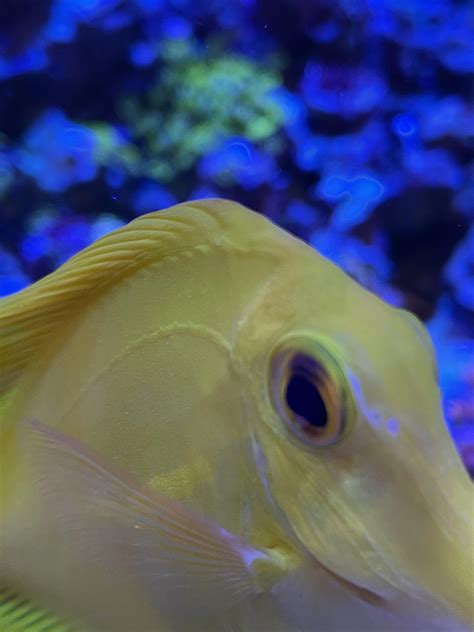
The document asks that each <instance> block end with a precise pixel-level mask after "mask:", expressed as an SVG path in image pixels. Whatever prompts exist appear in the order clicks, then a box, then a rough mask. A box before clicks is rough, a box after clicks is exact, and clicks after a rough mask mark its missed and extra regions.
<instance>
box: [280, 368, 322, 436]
mask: <svg viewBox="0 0 474 632" xmlns="http://www.w3.org/2000/svg"><path fill="white" fill-rule="evenodd" d="M286 403H287V404H288V407H289V408H290V410H292V411H293V412H294V413H295V415H298V416H299V417H302V418H303V419H304V420H305V421H307V422H308V423H309V424H311V425H312V426H316V427H317V428H324V426H325V425H326V424H327V421H328V414H327V410H326V406H325V405H324V402H323V399H322V397H321V395H320V394H319V390H318V388H317V387H316V386H315V385H314V383H313V382H312V381H311V379H310V377H309V376H307V375H302V374H301V373H295V374H293V376H292V377H291V378H290V380H289V382H288V385H287V387H286Z"/></svg>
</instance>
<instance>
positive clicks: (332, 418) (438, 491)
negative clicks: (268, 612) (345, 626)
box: [235, 241, 474, 629]
mask: <svg viewBox="0 0 474 632" xmlns="http://www.w3.org/2000/svg"><path fill="white" fill-rule="evenodd" d="M285 249H286V250H285ZM280 251H281V253H282V255H281V256H282V264H281V266H280V267H276V268H275V272H274V275H273V277H272V279H271V280H270V281H269V282H268V283H267V286H266V288H265V290H264V291H263V292H261V294H260V296H259V298H258V300H256V302H255V304H254V305H253V307H252V312H251V313H249V314H248V315H247V316H246V318H245V320H244V321H243V324H242V327H241V331H240V333H239V339H238V340H237V342H236V350H235V354H236V357H237V358H238V360H239V362H240V365H241V367H242V369H241V373H242V379H243V380H244V383H245V389H246V392H247V393H249V394H251V397H250V398H249V401H250V402H251V405H250V406H249V410H248V413H247V414H248V415H250V418H251V423H252V427H253V432H254V451H255V459H256V463H257V468H258V471H259V475H260V478H261V480H262V484H263V485H264V487H265V489H266V493H267V494H268V497H269V498H270V500H271V503H272V505H273V507H274V509H275V512H276V514H275V515H276V516H277V517H278V520H279V521H280V522H281V523H282V524H284V525H285V528H286V530H287V532H288V533H289V534H291V537H293V538H294V540H295V542H296V543H297V546H299V547H301V548H302V550H304V552H305V555H307V556H308V558H309V559H310V560H311V561H312V563H314V564H315V565H319V566H320V567H321V568H323V569H324V570H325V571H326V572H327V574H328V578H329V577H331V581H336V582H338V583H339V586H340V589H341V593H342V595H343V596H344V595H349V594H351V597H354V596H356V598H357V599H359V600H360V601H361V602H362V601H363V602H365V604H366V605H368V606H369V607H370V608H373V609H374V610H377V611H379V612H381V613H385V614H390V616H393V617H397V616H400V617H405V618H406V621H409V622H410V621H411V622H413V621H414V620H415V618H416V620H417V621H419V622H420V624H419V625H421V626H424V627H423V629H432V628H430V627H429V626H430V624H431V623H432V624H433V626H435V627H436V625H438V624H439V622H442V623H441V629H446V625H448V623H449V625H451V624H452V625H453V626H454V625H456V624H459V626H461V627H460V628H459V629H465V628H464V627H463V626H468V625H469V624H470V623H472V621H473V615H474V612H473V610H474V592H473V589H474V564H473V550H474V549H473V544H474V532H473V527H472V517H473V509H474V499H473V490H472V483H471V481H470V480H469V477H468V475H467V472H466V471H465V469H464V467H463V464H462V462H461V460H460V458H459V456H458V454H457V452H456V449H455V447H454V444H453V442H452V440H451V437H450V435H449V432H448V430H447V427H446V423H445V421H444V418H443V414H442V408H441V404H440V391H439V388H438V384H437V375H436V361H435V356H434V352H433V349H432V345H431V342H430V338H429V335H428V333H427V331H426V330H425V328H424V326H423V325H422V324H421V323H420V322H419V321H418V319H417V318H416V317H415V316H413V315H411V314H409V313H408V312H406V311H404V310H400V309H395V308H393V307H391V306H389V305H388V304H386V303H385V302H383V301H382V300H380V299H379V298H377V297H376V296H374V295H373V294H371V293H370V292H368V291H366V290H365V289H363V288H362V287H360V286H359V285H358V284H357V283H355V282H354V281H353V280H352V279H350V278H349V277H347V276H346V275H345V274H344V273H343V272H342V271H341V270H339V269H338V268H336V267H335V266H333V265H332V264H331V263H330V262H328V261H327V260H326V259H324V258H323V257H321V256H320V255H319V254H318V253H316V252H314V251H313V250H311V249H310V248H309V247H306V246H304V245H303V244H300V243H294V244H293V243H290V242H289V241H288V242H285V244H284V245H281V246H280ZM283 253H285V254H283ZM285 257H286V261H285ZM315 598H316V599H317V595H316V596H315ZM341 603H344V601H343V599H341ZM348 603H349V602H348ZM443 626H444V627H443ZM400 629H402V628H400ZM419 629H422V628H421V627H420V628H419ZM433 629H434V628H433ZM436 629H437V628H436ZM450 629H451V628H450ZM453 629H457V628H453Z"/></svg>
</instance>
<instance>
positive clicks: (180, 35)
mask: <svg viewBox="0 0 474 632" xmlns="http://www.w3.org/2000/svg"><path fill="white" fill-rule="evenodd" d="M162 31H163V34H164V35H165V37H169V38H171V39H186V38H187V37H189V36H190V35H191V33H192V28H191V24H190V23H189V22H188V20H185V19H184V18H181V17H178V16H171V17H169V18H165V19H164V20H163V22H162Z"/></svg>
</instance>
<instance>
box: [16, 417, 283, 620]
mask: <svg viewBox="0 0 474 632" xmlns="http://www.w3.org/2000/svg"><path fill="white" fill-rule="evenodd" d="M25 430H26V436H28V442H29V444H30V448H31V457H32V463H33V464H34V468H35V470H36V472H35V477H36V478H37V480H38V484H39V486H40V490H41V494H42V495H43V496H44V499H45V502H46V503H47V508H48V511H49V512H50V514H51V516H52V518H51V519H52V520H54V521H55V523H56V527H57V528H58V527H59V528H60V529H61V531H63V530H65V531H66V532H67V533H68V534H69V536H70V542H71V546H72V547H77V552H78V555H82V556H84V559H86V558H88V557H89V558H91V557H93V560H94V562H95V563H99V564H100V565H101V566H102V565H105V566H106V567H107V568H108V570H109V571H110V572H113V573H124V574H127V576H128V577H134V578H135V579H136V581H137V582H139V585H140V590H144V591H149V595H150V599H151V600H152V601H153V603H154V604H157V605H158V608H159V611H160V613H165V617H166V618H169V617H171V618H172V619H173V620H176V619H175V616H176V615H178V616H179V617H181V616H182V617H184V619H186V620H189V619H192V618H193V617H204V618H205V617H208V616H209V615H210V614H211V613H212V615H213V616H214V615H215V614H216V613H217V614H218V613H222V612H225V611H228V610H229V609H230V608H232V607H233V606H235V605H236V604H238V603H239V602H242V601H243V600H248V599H249V598H252V597H255V596H256V595H258V594H259V592H262V590H263V588H262V585H261V584H260V582H259V577H260V576H262V575H263V576H266V577H268V575H269V574H271V575H272V576H275V577H277V576H278V573H279V572H280V571H279V570H278V569H277V568H276V567H277V566H278V563H277V562H275V561H274V560H272V558H271V555H268V554H267V553H266V552H264V551H258V550H256V549H254V548H252V547H250V546H248V545H247V544H246V543H245V542H243V541H242V540H241V539H240V538H238V537H236V536H234V535H232V534H231V533H229V532H227V531H225V530H224V529H222V528H220V527H219V526H218V525H216V524H214V523H212V522H210V521H207V520H206V519H204V518H202V517H200V516H198V515H197V514H195V513H194V512H192V511H191V510H189V509H188V508H186V507H185V506H184V505H181V504H180V503H178V502H176V501H174V500H172V499H170V498H166V497H164V496H162V495H160V494H158V493H155V492H152V491H151V490H149V489H147V488H146V487H143V486H141V485H140V484H139V483H136V482H135V481H134V480H133V479H132V478H131V477H130V476H129V475H127V473H125V472H122V471H120V470H119V469H117V468H114V467H111V466H109V465H108V464H105V463H104V461H103V460H102V459H101V458H100V457H99V455H98V454H96V453H95V452H94V451H92V450H90V449H89V448H87V447H86V446H84V445H83V444H81V443H80V442H79V441H76V440H74V439H71V438H70V437H66V436H65V435H63V434H62V433H60V432H58V431H56V430H52V429H50V428H48V427H46V426H44V425H42V424H40V423H38V422H29V423H27V424H25ZM85 568H86V566H85ZM262 571H263V573H262ZM283 573H284V569H281V574H283ZM184 619H183V620H184Z"/></svg>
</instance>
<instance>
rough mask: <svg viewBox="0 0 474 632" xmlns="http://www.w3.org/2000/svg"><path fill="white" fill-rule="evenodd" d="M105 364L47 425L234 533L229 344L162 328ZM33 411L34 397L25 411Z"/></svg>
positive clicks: (236, 431) (236, 424) (237, 465)
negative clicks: (227, 347) (227, 346)
mask: <svg viewBox="0 0 474 632" xmlns="http://www.w3.org/2000/svg"><path fill="white" fill-rule="evenodd" d="M101 364H102V366H100V365H99V367H98V369H97V371H96V373H95V374H94V375H92V376H88V379H87V381H86V382H85V384H84V385H83V386H82V387H81V388H80V389H79V391H78V392H75V393H74V396H73V397H71V401H70V403H69V406H68V408H67V409H66V411H54V410H53V411H52V416H51V418H48V419H46V420H44V421H45V423H46V422H47V423H48V425H50V426H52V427H56V428H58V429H60V430H62V431H65V432H67V433H68V434H70V435H71V436H72V437H75V438H77V439H79V440H81V441H83V442H84V443H85V444H86V445H88V446H90V447H91V448H94V449H95V450H97V451H98V452H99V453H100V454H102V455H103V456H104V457H105V458H107V459H110V460H111V462H114V463H116V464H118V465H120V466H122V467H124V468H125V469H127V470H128V471H129V472H130V473H132V474H133V475H134V476H136V477H137V478H138V479H139V480H140V481H141V482H143V483H145V484H147V485H149V486H151V487H152V488H154V489H156V490H157V491H161V492H164V493H166V494H167V495H170V496H172V497H174V498H177V499H179V500H184V501H186V502H188V503H189V504H191V505H193V506H195V507H196V508H197V509H198V510H199V511H200V512H201V513H203V514H204V515H206V516H208V517H209V518H210V519H215V520H216V521H218V522H221V523H222V526H224V527H226V528H229V529H231V528H232V529H234V528H235V523H236V522H237V523H238V522H239V520H240V515H241V510H240V505H239V503H241V502H243V501H242V497H243V491H242V489H243V483H242V476H241V471H242V469H243V467H244V466H243V465H242V463H241V452H240V450H239V447H240V444H241V442H242V432H243V426H242V419H241V414H240V395H239V393H238V391H237V389H236V387H235V378H234V376H233V375H232V374H231V370H230V368H229V363H228V353H227V350H226V348H225V346H223V344H220V343H218V342H217V341H215V340H212V336H208V335H207V334H206V333H205V332H204V333H203V332H200V331H197V332H196V331H191V330H189V329H188V330H187V331H185V330H183V329H181V330H174V331H173V330H171V331H170V330H165V331H160V330H158V331H156V332H154V333H152V334H150V335H146V336H145V337H143V338H142V339H138V340H136V341H135V343H133V344H131V345H128V346H127V347H126V348H123V349H120V350H119V351H118V352H117V353H116V354H115V356H114V357H112V358H110V357H109V358H107V359H105V360H103V361H101ZM34 411H35V406H34V398H32V401H31V403H30V410H28V411H26V413H25V417H27V418H35V415H34ZM224 492H225V493H224ZM222 498H224V499H225V501H224V502H222ZM227 500H228V502H227Z"/></svg>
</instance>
